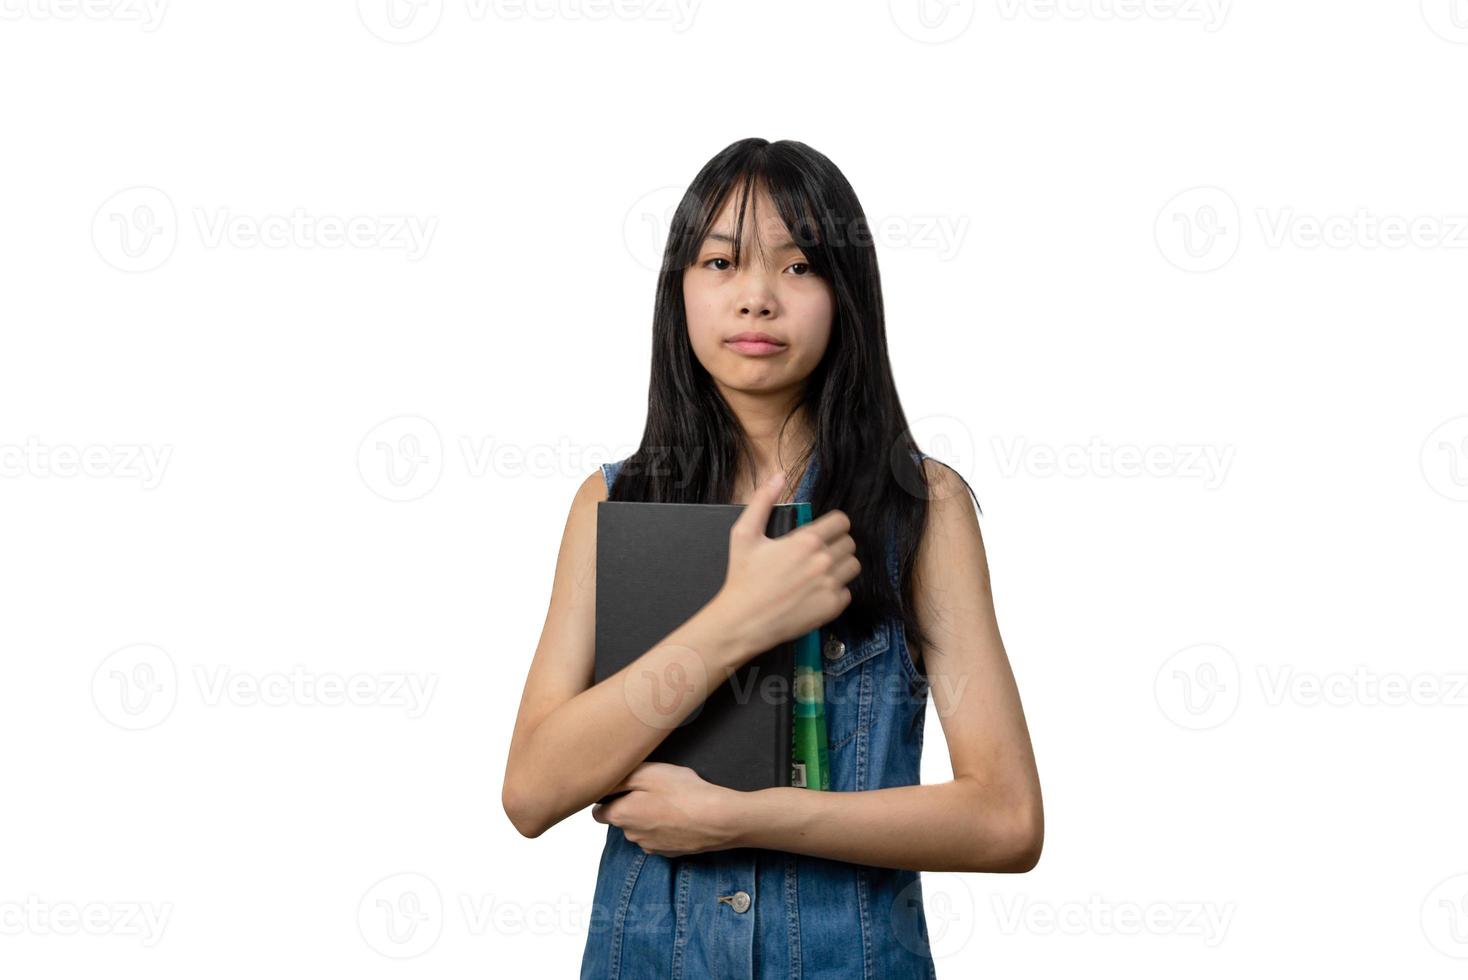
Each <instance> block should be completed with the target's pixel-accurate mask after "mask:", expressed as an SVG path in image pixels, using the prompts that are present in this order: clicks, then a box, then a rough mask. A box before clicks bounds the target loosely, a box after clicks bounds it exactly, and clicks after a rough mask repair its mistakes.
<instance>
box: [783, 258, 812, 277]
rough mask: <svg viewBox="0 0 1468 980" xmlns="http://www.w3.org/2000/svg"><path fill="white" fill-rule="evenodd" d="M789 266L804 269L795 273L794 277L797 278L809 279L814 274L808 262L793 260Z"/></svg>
mask: <svg viewBox="0 0 1468 980" xmlns="http://www.w3.org/2000/svg"><path fill="white" fill-rule="evenodd" d="M789 268H791V269H804V270H805V272H804V273H798V274H797V275H796V278H797V279H809V278H810V277H812V276H814V275H815V272H814V271H813V270H812V269H811V267H810V263H809V262H795V263H793V264H791V265H790V266H789Z"/></svg>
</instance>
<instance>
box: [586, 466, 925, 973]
mask: <svg viewBox="0 0 1468 980" xmlns="http://www.w3.org/2000/svg"><path fill="white" fill-rule="evenodd" d="M919 455H922V454H919ZM924 458H926V457H925V456H924ZM625 462H626V460H625V459H623V460H619V461H617V462H615V463H607V464H605V465H603V466H602V474H603V475H604V476H605V477H606V481H607V489H608V492H610V490H611V486H612V482H613V481H614V480H615V479H616V477H617V471H618V470H619V469H620V468H621V466H622V464H623V463H625ZM816 476H817V464H816V461H815V459H814V458H812V460H811V462H810V464H809V465H808V466H807V468H806V472H805V475H804V477H803V478H802V479H801V483H800V487H799V488H798V489H797V490H796V492H795V496H794V500H796V501H806V502H809V501H810V494H811V490H812V488H813V487H814V485H815V480H816ZM815 516H817V517H818V516H820V515H815ZM887 572H888V575H889V576H890V577H891V578H892V580H893V582H896V581H897V577H898V563H897V555H896V548H895V542H893V541H891V540H889V541H888V542H887ZM821 640H822V652H823V655H824V663H825V675H826V676H825V697H826V724H827V731H828V738H829V743H830V761H831V790H832V791H834V792H857V791H860V790H870V789H882V788H885V787H888V786H912V785H916V784H917V783H918V781H919V778H918V777H919V760H920V758H921V755H922V747H923V720H924V718H925V717H926V710H927V699H928V685H927V681H926V678H924V677H923V676H922V675H920V674H919V673H918V670H917V668H916V666H915V665H914V664H913V661H912V658H911V656H910V655H909V653H908V650H907V642H906V634H905V632H904V631H903V628H902V621H901V620H900V619H898V618H897V617H888V618H886V619H884V620H882V621H881V622H880V624H879V625H878V626H877V628H876V629H875V630H873V632H872V633H871V634H869V635H867V636H862V637H853V636H850V635H847V634H845V633H843V632H841V631H838V630H835V629H833V628H831V627H830V626H828V627H827V628H826V629H823V630H822V636H821ZM811 792H815V791H814V790H812V791H811ZM588 926H589V930H588V933H587V937H586V946H585V950H584V951H583V954H582V961H581V980H592V978H596V980H621V978H629V980H648V978H669V980H681V978H690V980H693V978H700V980H701V978H706V977H714V978H719V980H732V978H739V980H755V978H776V977H778V978H781V980H784V978H787V977H788V978H790V980H800V978H801V977H808V978H810V980H816V978H820V980H829V978H842V980H846V978H851V980H856V978H861V980H879V978H880V980H908V978H913V980H917V978H927V980H936V972H935V970H934V967H933V960H932V956H931V953H930V951H929V947H928V928H927V921H926V917H925V915H924V912H923V895H922V884H921V880H920V877H919V873H918V872H917V871H906V870H899V869H893V868H882V867H876V866H871V865H862V864H850V863H847V862H844V861H834V860H828V859H826V858H819V857H811V856H809V855H805V854H795V853H791V852H787V851H775V850H767V849H762V848H729V849H725V850H721V851H706V852H703V853H700V854H690V855H686V856H684V857H681V858H666V857H661V856H659V855H656V854H648V853H646V852H645V851H643V850H642V848H640V847H638V846H637V845H636V844H633V843H631V842H629V841H628V840H627V838H626V837H625V836H624V835H623V833H622V830H621V828H619V827H616V826H614V825H611V824H608V825H607V838H606V844H605V846H604V847H603V849H602V856H601V863H600V866H599V867H598V869H597V879H596V891H595V895H594V898H593V903H592V910H591V915H590V919H589V923H588Z"/></svg>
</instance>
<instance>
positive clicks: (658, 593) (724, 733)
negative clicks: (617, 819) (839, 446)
mask: <svg viewBox="0 0 1468 980" xmlns="http://www.w3.org/2000/svg"><path fill="white" fill-rule="evenodd" d="M801 506H807V507H808V505H799V504H777V505H775V506H774V507H773V508H772V509H771V512H770V520H769V523H768V525H767V526H766V530H765V533H766V534H768V535H769V536H770V537H778V536H780V535H782V534H785V533H786V532H788V531H792V530H794V529H795V528H796V527H797V526H798V516H799V515H798V509H799V508H800V507H801ZM744 507H745V505H744V504H665V503H639V502H633V501H602V502H601V503H599V504H598V505H597V533H596V666H595V675H594V676H595V683H600V682H601V681H603V680H605V679H606V678H608V677H610V676H612V675H613V674H615V673H617V672H618V671H619V670H621V669H622V668H624V667H626V666H627V665H628V664H630V663H632V662H633V661H634V660H636V659H637V658H638V657H640V656H642V655H643V654H644V653H646V652H647V651H648V650H650V649H652V648H653V647H654V646H656V645H657V644H658V643H659V642H660V641H662V640H663V639H665V638H666V637H667V636H668V634H669V633H671V632H673V630H675V629H677V628H678V627H679V626H681V625H683V624H684V623H685V622H687V621H688V620H689V619H690V618H691V617H692V616H693V615H694V613H696V612H698V611H699V610H700V609H702V608H703V607H704V606H705V605H707V604H708V602H709V600H711V599H713V597H714V596H715V595H716V594H717V593H718V591H719V589H720V588H722V587H723V584H724V578H725V576H726V575H727V573H728V569H729V531H730V529H731V528H733V526H734V522H735V521H736V520H738V519H739V515H740V514H741V513H743V511H744ZM795 642H796V641H795V640H789V641H787V642H785V643H781V644H780V645H779V646H776V647H774V648H773V649H770V650H767V651H765V652H763V653H761V654H759V655H757V656H755V657H754V658H752V659H751V660H749V661H748V662H747V663H745V664H743V665H742V666H740V667H739V668H738V669H737V670H735V671H734V672H733V673H732V674H731V675H730V677H729V679H728V680H727V681H725V682H724V683H723V684H722V685H720V686H719V687H718V688H716V689H715V690H713V691H712V692H711V693H710V694H709V696H708V698H707V699H705V701H704V702H703V704H701V705H699V706H698V707H697V708H695V709H694V710H693V712H692V713H691V714H690V715H689V716H688V718H686V719H685V720H684V721H683V722H682V723H681V724H679V725H678V726H677V727H675V728H672V729H670V730H669V732H668V734H667V735H666V736H665V737H664V738H663V740H662V741H661V742H659V743H658V745H657V746H656V747H655V748H654V749H653V751H652V753H651V754H650V755H649V756H648V757H647V758H648V761H651V762H669V763H673V764H675V765H680V766H688V767H689V768H691V769H693V770H694V771H695V772H697V773H698V774H699V776H701V777H702V778H704V779H706V780H708V781H709V782H711V783H717V784H718V785H720V786H727V787H729V788H731V789H737V790H757V789H766V788H768V787H771V786H789V785H790V781H791V780H790V773H791V769H790V762H791V725H792V706H793V700H792V699H793V698H794V691H793V687H794V680H795ZM657 680H658V679H657V678H653V677H648V678H645V681H646V683H647V684H649V685H653V684H654V682H655V681H657ZM664 681H665V683H662V684H659V685H658V687H659V688H660V689H662V690H668V689H669V688H670V684H672V685H676V678H667V679H664ZM637 682H638V679H636V678H634V679H632V683H637ZM620 795H622V794H621V793H614V794H611V795H609V796H606V797H603V798H602V799H601V800H600V801H599V802H603V803H604V802H607V801H608V800H611V799H614V798H615V797H616V796H620Z"/></svg>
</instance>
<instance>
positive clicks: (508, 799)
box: [500, 777, 550, 838]
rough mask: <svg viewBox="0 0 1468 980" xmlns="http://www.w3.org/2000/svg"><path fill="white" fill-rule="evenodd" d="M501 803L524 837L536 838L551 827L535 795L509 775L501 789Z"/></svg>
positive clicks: (506, 814)
mask: <svg viewBox="0 0 1468 980" xmlns="http://www.w3.org/2000/svg"><path fill="white" fill-rule="evenodd" d="M500 805H501V806H503V807H504V808H505V816H507V817H509V818H510V823H512V824H513V825H514V827H515V829H516V830H517V831H519V832H520V836H522V837H529V838H536V837H539V836H540V835H541V834H543V833H545V832H546V831H547V830H549V829H550V821H548V820H546V819H545V816H544V812H543V810H542V808H541V807H538V806H537V805H536V803H535V798H534V796H533V795H532V794H531V793H529V792H527V791H526V790H525V788H524V787H522V786H520V785H518V784H517V783H514V782H512V781H511V780H510V779H509V778H508V777H507V778H506V779H505V784H504V787H503V789H501V791H500Z"/></svg>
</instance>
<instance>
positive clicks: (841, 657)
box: [821, 623, 892, 751]
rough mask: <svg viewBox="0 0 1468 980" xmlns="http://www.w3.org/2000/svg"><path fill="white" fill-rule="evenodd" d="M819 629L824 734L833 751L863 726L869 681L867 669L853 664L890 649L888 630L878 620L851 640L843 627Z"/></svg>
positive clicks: (867, 703)
mask: <svg viewBox="0 0 1468 980" xmlns="http://www.w3.org/2000/svg"><path fill="white" fill-rule="evenodd" d="M821 632H822V637H821V660H822V662H823V665H824V667H825V673H826V684H825V697H826V738H827V741H828V743H829V746H830V748H831V750H832V751H834V750H836V749H838V748H840V747H841V746H842V745H844V744H846V743H847V742H848V741H850V740H851V739H852V738H854V737H855V736H856V735H857V733H858V732H860V731H861V730H862V729H864V728H865V727H866V726H867V722H868V715H869V713H870V711H871V702H872V686H873V685H872V683H871V679H870V678H869V677H868V674H869V673H870V671H869V670H867V669H865V668H863V669H861V670H857V669H856V668H858V667H861V666H862V665H863V664H865V663H867V662H868V661H870V660H871V659H872V658H873V657H876V656H878V655H880V654H883V653H886V652H887V651H888V650H889V649H891V646H892V631H891V627H890V626H889V625H888V624H887V623H879V624H878V625H877V627H876V628H875V629H874V630H873V631H872V632H871V633H870V634H868V635H867V636H865V637H863V638H862V639H861V640H860V641H858V642H855V643H853V642H851V640H850V634H849V633H847V632H845V631H844V630H833V629H830V628H829V627H828V628H826V629H824V630H822V631H821Z"/></svg>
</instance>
